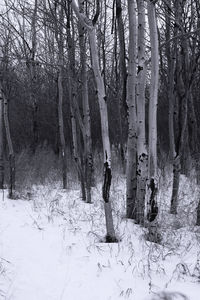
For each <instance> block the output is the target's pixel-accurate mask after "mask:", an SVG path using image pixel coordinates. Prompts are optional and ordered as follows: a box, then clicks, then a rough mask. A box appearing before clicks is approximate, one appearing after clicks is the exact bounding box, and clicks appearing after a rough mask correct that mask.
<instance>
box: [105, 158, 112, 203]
mask: <svg viewBox="0 0 200 300" xmlns="http://www.w3.org/2000/svg"><path fill="white" fill-rule="evenodd" d="M111 179H112V174H111V168H110V167H109V165H108V162H105V163H104V183H103V200H104V201H105V202H106V203H108V202H109V196H110V186H111Z"/></svg>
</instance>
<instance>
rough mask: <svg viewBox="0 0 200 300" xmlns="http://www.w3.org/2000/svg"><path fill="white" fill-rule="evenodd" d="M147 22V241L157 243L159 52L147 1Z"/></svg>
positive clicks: (151, 6) (152, 10) (150, 4)
mask: <svg viewBox="0 0 200 300" xmlns="http://www.w3.org/2000/svg"><path fill="white" fill-rule="evenodd" d="M147 8H148V22H149V31H150V43H151V82H150V100H149V160H148V168H149V169H148V171H149V189H150V199H149V201H148V214H147V218H148V221H149V239H150V240H151V241H154V242H158V241H159V239H160V237H159V233H158V232H157V221H156V217H157V214H158V206H157V199H156V198H157V189H158V186H157V184H158V183H157V181H158V178H157V104H158V88H159V86H158V84H159V50H158V32H157V22H156V12H155V4H154V3H153V2H150V1H148V6H147Z"/></svg>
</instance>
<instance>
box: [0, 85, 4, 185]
mask: <svg viewBox="0 0 200 300" xmlns="http://www.w3.org/2000/svg"><path fill="white" fill-rule="evenodd" d="M3 125H4V122H3V95H2V91H1V90H0V189H1V190H2V189H3V185H4V161H3V152H4V138H3Z"/></svg>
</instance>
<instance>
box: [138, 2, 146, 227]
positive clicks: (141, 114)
mask: <svg viewBox="0 0 200 300" xmlns="http://www.w3.org/2000/svg"><path fill="white" fill-rule="evenodd" d="M137 2H138V71H137V88H136V99H137V155H138V161H137V195H136V198H137V209H136V222H137V223H139V224H143V223H144V210H145V195H146V181H147V170H148V155H147V149H146V134H145V86H146V71H147V70H146V59H145V36H144V35H145V6H144V0H138V1H137Z"/></svg>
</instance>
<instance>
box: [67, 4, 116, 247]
mask: <svg viewBox="0 0 200 300" xmlns="http://www.w3.org/2000/svg"><path fill="white" fill-rule="evenodd" d="M72 7H73V9H74V11H75V13H76V14H77V16H78V18H79V20H80V21H81V22H82V24H83V25H84V26H85V27H86V28H87V30H88V35H89V42H90V52H91V58H92V68H93V72H94V77H95V81H96V87H97V95H98V102H99V108H100V116H101V134H102V142H103V154H104V184H103V199H104V208H105V218H106V229H107V236H106V238H107V241H108V242H115V241H116V236H115V230H114V225H113V217H112V209H111V202H110V199H109V196H110V185H111V178H112V173H111V148H110V139H109V132H108V111H107V103H106V94H105V86H104V81H103V77H102V75H101V71H100V65H99V56H98V49H97V41H96V30H95V26H93V23H92V21H91V20H89V19H88V18H87V17H86V16H85V15H84V14H81V13H80V12H79V8H78V6H77V4H76V1H75V0H72Z"/></svg>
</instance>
